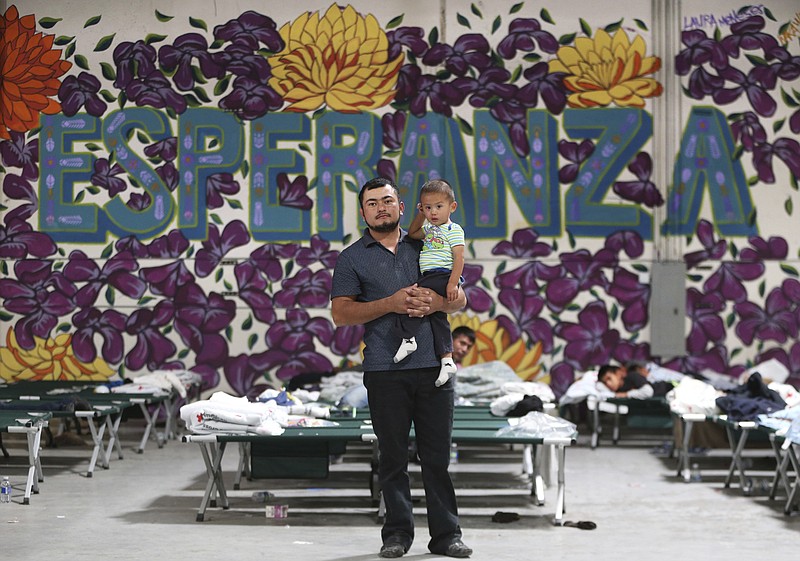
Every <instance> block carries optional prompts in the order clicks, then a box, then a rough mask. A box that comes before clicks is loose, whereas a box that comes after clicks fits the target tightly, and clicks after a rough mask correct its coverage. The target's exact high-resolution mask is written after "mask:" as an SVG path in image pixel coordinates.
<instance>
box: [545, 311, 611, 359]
mask: <svg viewBox="0 0 800 561" xmlns="http://www.w3.org/2000/svg"><path fill="white" fill-rule="evenodd" d="M578 322H579V323H569V322H561V323H558V324H556V326H555V328H554V331H555V334H556V335H557V336H559V337H561V338H562V339H564V340H565V341H567V344H566V346H565V347H564V357H565V358H567V359H569V360H572V361H574V362H575V363H576V364H578V365H579V366H580V368H581V369H582V370H587V369H588V368H590V367H591V366H596V365H600V364H606V363H608V361H609V359H610V358H611V353H612V351H613V349H614V347H616V346H617V343H618V342H619V339H620V337H619V332H618V331H617V330H616V329H609V325H608V311H607V310H606V305H605V303H604V302H601V301H594V302H591V303H589V304H588V305H587V306H586V307H585V308H584V309H583V310H581V311H580V312H579V313H578Z"/></svg>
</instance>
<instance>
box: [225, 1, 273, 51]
mask: <svg viewBox="0 0 800 561" xmlns="http://www.w3.org/2000/svg"><path fill="white" fill-rule="evenodd" d="M214 38H215V39H222V40H224V41H231V42H232V43H236V44H239V45H244V46H246V47H247V48H248V49H250V50H253V51H255V50H258V49H260V48H261V45H262V44H263V45H264V46H266V47H267V49H269V50H270V51H272V52H274V53H277V52H280V51H282V50H283V47H284V42H283V39H282V38H281V35H280V33H278V31H277V29H276V25H275V22H274V21H273V20H272V19H271V18H269V17H268V16H265V15H262V14H259V13H258V12H254V11H252V10H248V11H246V12H244V13H243V14H241V15H240V16H239V17H238V18H236V19H232V20H230V21H228V23H226V24H224V25H218V26H216V27H215V28H214Z"/></svg>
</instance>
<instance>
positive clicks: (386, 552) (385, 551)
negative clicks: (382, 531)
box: [378, 542, 406, 559]
mask: <svg viewBox="0 0 800 561" xmlns="http://www.w3.org/2000/svg"><path fill="white" fill-rule="evenodd" d="M405 554H406V548H405V547H403V544H401V543H398V542H386V543H385V544H383V546H382V547H381V551H380V553H378V557H383V558H386V559H389V558H395V557H402V556H403V555H405Z"/></svg>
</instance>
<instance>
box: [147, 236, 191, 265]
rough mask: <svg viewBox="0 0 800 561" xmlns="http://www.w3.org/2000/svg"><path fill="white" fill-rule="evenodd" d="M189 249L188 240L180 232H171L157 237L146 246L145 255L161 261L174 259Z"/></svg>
mask: <svg viewBox="0 0 800 561" xmlns="http://www.w3.org/2000/svg"><path fill="white" fill-rule="evenodd" d="M188 247H189V240H187V239H186V236H184V235H183V232H181V231H180V230H171V231H170V232H169V233H168V234H167V235H165V236H159V237H158V238H156V239H154V240H153V241H152V242H150V245H148V246H147V254H148V255H149V256H150V257H157V258H161V259H174V258H175V257H178V256H179V255H180V254H182V253H183V252H184V251H186V250H187V249H188Z"/></svg>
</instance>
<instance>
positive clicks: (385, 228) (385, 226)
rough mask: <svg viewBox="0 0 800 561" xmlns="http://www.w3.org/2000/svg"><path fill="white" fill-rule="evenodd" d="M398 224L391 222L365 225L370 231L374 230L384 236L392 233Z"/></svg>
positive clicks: (397, 221) (396, 221)
mask: <svg viewBox="0 0 800 561" xmlns="http://www.w3.org/2000/svg"><path fill="white" fill-rule="evenodd" d="M399 224H400V221H399V220H395V221H393V222H382V223H380V224H374V225H373V224H367V226H369V228H370V230H375V231H376V232H379V233H381V234H386V233H388V232H393V231H395V230H396V229H397V226H398V225H399Z"/></svg>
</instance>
